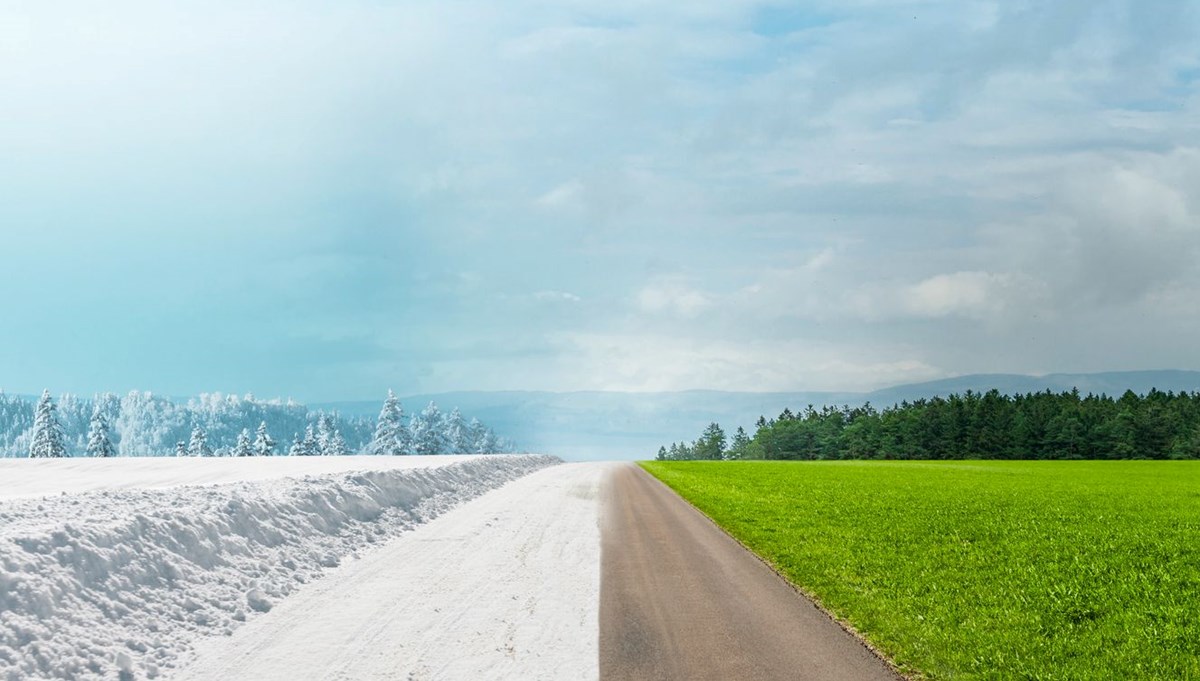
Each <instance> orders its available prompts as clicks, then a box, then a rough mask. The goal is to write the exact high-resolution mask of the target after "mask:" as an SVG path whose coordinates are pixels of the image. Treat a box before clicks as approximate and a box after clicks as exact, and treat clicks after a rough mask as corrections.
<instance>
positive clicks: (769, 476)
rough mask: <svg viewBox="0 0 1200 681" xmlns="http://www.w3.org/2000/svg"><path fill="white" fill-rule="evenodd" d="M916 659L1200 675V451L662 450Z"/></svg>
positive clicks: (1109, 674)
mask: <svg viewBox="0 0 1200 681" xmlns="http://www.w3.org/2000/svg"><path fill="white" fill-rule="evenodd" d="M643 466H644V467H645V468H646V469H647V470H648V471H649V472H650V473H652V474H653V475H655V476H657V477H658V478H659V479H661V480H662V481H663V482H665V483H666V484H667V485H669V486H670V487H672V488H673V489H675V490H676V491H677V492H679V493H680V494H681V495H682V496H683V497H684V498H686V499H688V500H690V501H691V502H692V503H693V504H695V505H696V506H697V507H698V508H699V509H700V510H701V511H703V512H704V513H706V514H707V515H708V516H710V517H711V518H713V519H714V520H715V521H716V522H717V523H718V524H720V525H721V526H722V527H724V528H725V529H726V530H727V531H729V532H730V533H731V534H732V535H734V536H735V537H737V538H738V539H740V540H741V541H742V542H743V543H745V544H746V545H747V546H749V547H750V548H751V549H752V550H754V551H755V552H757V553H758V554H759V555H761V556H763V557H764V558H766V559H767V560H768V561H769V562H770V563H772V564H773V565H775V566H776V568H777V569H779V570H780V571H781V572H782V573H783V574H785V575H787V577H788V578H789V579H791V580H792V582H793V583H794V584H797V585H798V586H800V587H801V588H803V589H804V590H805V591H806V592H807V593H809V594H811V595H813V596H814V597H816V598H817V599H818V600H819V601H820V602H821V603H822V604H823V605H824V606H825V607H826V608H828V609H829V610H830V611H832V612H833V613H834V614H835V615H836V616H837V617H838V618H840V619H842V620H843V621H845V622H848V623H849V624H851V625H852V626H853V627H854V628H856V629H857V630H858V631H859V632H861V633H862V634H863V635H864V636H865V637H866V638H867V639H868V640H870V641H871V642H872V643H873V644H874V645H875V646H876V647H878V648H879V649H880V650H882V651H883V652H884V653H885V654H886V655H888V656H889V657H890V658H891V659H892V660H893V661H894V662H896V663H897V664H898V665H899V666H900V668H901V669H902V670H903V671H905V672H906V673H909V674H912V675H914V676H924V677H927V678H930V679H1106V680H1107V679H1172V680H1173V679H1200V462H1160V461H1112V462H1067V461H1054V462H1051V461H1044V462H1000V461H986V462H979V461H970V462H966V461H951V462H936V463H935V462H811V463H810V462H803V463H801V462H648V463H644V464H643Z"/></svg>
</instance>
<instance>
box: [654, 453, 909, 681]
mask: <svg viewBox="0 0 1200 681" xmlns="http://www.w3.org/2000/svg"><path fill="white" fill-rule="evenodd" d="M631 463H632V464H633V466H634V467H635V468H637V469H638V470H639V471H641V472H642V474H643V475H646V476H649V477H650V479H652V480H654V481H655V482H656V483H658V484H660V485H662V486H663V487H665V488H667V491H669V492H670V493H671V494H674V495H675V496H676V497H678V498H679V499H680V500H682V501H683V502H684V503H685V504H687V505H688V506H689V507H690V508H691V509H692V510H693V511H695V512H696V513H698V514H700V515H701V516H703V517H704V519H705V520H707V521H708V522H709V523H711V524H712V525H713V527H716V528H717V529H718V530H720V531H721V532H722V533H724V534H725V536H727V537H729V538H730V539H732V540H733V541H735V542H737V545H738V546H740V547H742V549H744V550H745V551H746V552H747V553H749V554H750V555H752V556H754V557H755V558H756V559H757V560H758V561H759V562H760V563H762V564H763V565H765V566H767V568H769V569H770V570H771V572H774V573H775V575H776V576H777V577H779V578H780V579H782V580H783V582H784V584H787V585H788V586H789V587H791V589H792V590H793V591H795V592H796V593H797V594H798V595H799V596H800V597H802V598H803V599H804V600H806V601H808V602H810V603H812V604H813V606H814V607H815V608H816V609H817V610H819V611H820V612H821V614H823V615H825V616H826V617H828V618H829V619H830V620H831V621H832V622H833V623H834V624H836V625H838V626H839V627H841V628H842V630H843V631H845V632H846V633H847V634H850V636H851V637H853V638H854V640H855V641H857V642H858V643H859V645H861V646H862V647H864V648H866V649H867V651H868V652H869V653H871V655H873V656H874V657H876V658H877V659H879V661H880V662H882V663H883V664H884V666H886V667H887V668H888V669H889V670H891V672H892V673H893V674H895V675H896V677H897V678H898V679H901V680H902V681H927V679H928V677H927V676H926V675H924V674H922V673H921V672H919V671H916V670H914V671H913V672H911V673H907V674H906V673H905V672H904V671H903V670H902V669H900V667H899V666H898V665H897V664H896V663H895V662H894V661H892V659H891V658H890V657H888V656H887V655H886V654H885V653H884V652H883V651H881V650H880V649H879V648H878V647H876V646H875V644H873V643H871V642H870V641H868V640H867V638H866V637H865V636H864V635H863V634H862V632H860V631H859V630H858V629H856V628H855V627H854V625H852V624H850V623H849V622H846V621H844V620H842V619H841V618H839V617H838V616H837V615H835V614H834V613H833V612H832V611H831V610H830V609H829V608H827V607H825V604H824V603H822V602H821V601H820V599H818V598H817V597H816V596H815V595H813V594H811V593H809V592H808V590H806V589H805V588H804V587H802V586H800V585H799V584H796V583H795V582H793V581H792V580H791V579H788V577H787V575H785V574H784V573H783V572H782V571H781V570H780V569H779V568H778V567H777V566H776V565H775V564H774V563H772V562H771V561H769V560H767V559H766V558H764V557H763V556H761V555H759V554H758V552H757V551H754V550H753V549H751V548H750V547H749V546H746V544H745V542H743V541H742V540H741V539H738V538H737V537H735V536H734V535H733V533H731V532H730V531H729V530H727V529H725V527H724V526H722V525H721V523H718V522H717V521H716V520H713V518H712V516H710V515H708V514H707V513H705V512H704V511H702V510H700V508H699V507H698V506H696V505H695V504H693V503H692V502H691V501H688V499H687V498H686V497H684V496H683V495H682V494H680V493H679V492H676V491H675V488H673V487H671V486H670V485H668V484H667V483H665V482H663V481H662V480H659V479H658V478H657V477H656V476H655V475H654V474H653V473H651V472H650V471H648V470H646V468H645V467H644V466H643V465H642V461H633V462H631Z"/></svg>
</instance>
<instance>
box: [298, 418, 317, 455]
mask: <svg viewBox="0 0 1200 681" xmlns="http://www.w3.org/2000/svg"><path fill="white" fill-rule="evenodd" d="M300 455H301V456H320V455H321V444H320V443H319V442H317V434H316V432H315V431H314V430H313V427H312V424H311V423H310V424H308V427H307V428H305V429H304V439H303V440H301V441H300Z"/></svg>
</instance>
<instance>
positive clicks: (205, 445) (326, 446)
mask: <svg viewBox="0 0 1200 681" xmlns="http://www.w3.org/2000/svg"><path fill="white" fill-rule="evenodd" d="M513 449H514V447H513V445H512V444H511V443H509V442H507V441H505V440H504V439H502V438H499V437H497V436H496V434H495V433H494V432H492V430H491V429H490V428H488V427H486V426H485V425H483V424H482V423H480V422H479V421H478V420H476V419H467V418H465V417H463V415H462V414H461V413H459V411H458V409H454V410H452V411H451V412H449V413H446V412H443V411H441V410H440V409H439V408H438V406H437V405H436V404H433V403H432V402H431V403H430V404H428V405H427V406H425V407H424V408H423V409H422V410H421V411H419V412H415V413H413V414H411V415H408V414H406V413H405V411H404V409H403V407H402V405H401V404H400V401H399V400H398V399H397V398H396V397H395V395H393V394H392V393H391V392H390V391H389V393H388V398H387V400H386V401H385V402H384V404H383V408H382V409H381V411H380V415H379V418H378V419H377V420H373V419H367V418H347V417H344V416H341V415H339V414H337V413H336V412H333V413H325V412H322V411H310V410H309V409H308V408H306V407H305V406H304V405H302V404H298V403H295V402H292V401H287V402H283V401H280V400H267V401H263V400H257V399H255V398H254V396H252V395H246V396H245V397H239V396H237V395H223V394H220V393H213V394H203V395H200V396H199V397H198V398H194V399H190V400H188V401H187V403H185V404H180V403H176V402H173V401H171V400H170V399H167V398H164V397H159V396H155V395H152V394H150V393H148V392H139V391H133V392H131V393H129V394H128V395H125V396H123V397H122V396H118V395H115V394H112V393H103V394H99V395H96V396H95V397H93V398H92V399H84V398H80V397H77V396H75V395H70V394H66V395H62V396H61V397H59V398H58V399H57V400H55V399H53V398H52V397H51V396H50V394H49V392H46V393H43V395H42V398H41V400H39V401H38V402H36V403H35V402H33V401H30V400H29V399H27V398H24V397H18V396H10V395H5V394H3V393H0V457H26V456H35V457H56V456H118V455H119V456H276V455H292V456H320V455H341V454H385V455H403V454H486V453H499V452H509V451H513Z"/></svg>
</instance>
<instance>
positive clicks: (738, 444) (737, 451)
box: [725, 426, 750, 459]
mask: <svg viewBox="0 0 1200 681" xmlns="http://www.w3.org/2000/svg"><path fill="white" fill-rule="evenodd" d="M749 449H750V436H748V435H746V429H745V428H742V427H741V426H738V429H737V431H735V432H734V434H733V442H731V443H729V451H727V452H725V458H727V459H744V458H746V453H747V452H748V451H749Z"/></svg>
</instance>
